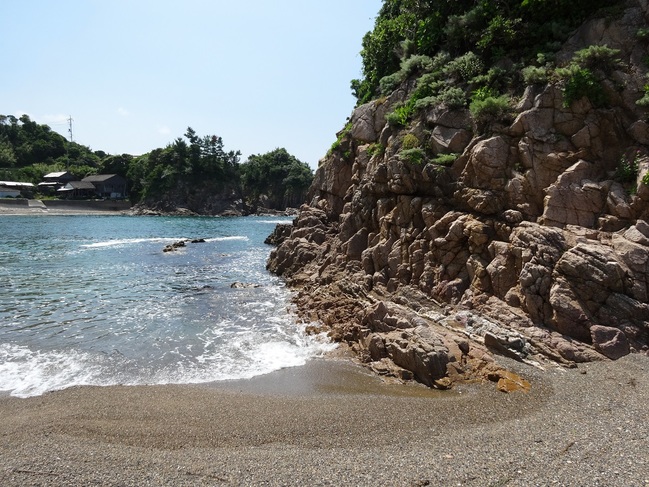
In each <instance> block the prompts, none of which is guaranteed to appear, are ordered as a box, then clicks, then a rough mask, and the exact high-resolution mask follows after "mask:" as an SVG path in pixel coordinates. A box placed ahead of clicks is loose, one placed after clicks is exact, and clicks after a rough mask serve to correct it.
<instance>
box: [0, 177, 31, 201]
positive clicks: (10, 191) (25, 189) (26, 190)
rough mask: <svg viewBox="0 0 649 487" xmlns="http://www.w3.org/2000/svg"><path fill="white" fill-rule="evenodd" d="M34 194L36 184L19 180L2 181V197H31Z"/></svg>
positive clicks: (0, 191)
mask: <svg viewBox="0 0 649 487" xmlns="http://www.w3.org/2000/svg"><path fill="white" fill-rule="evenodd" d="M2 190H4V191H2ZM16 193H17V194H16ZM2 194H5V196H2ZM33 194H34V185H33V184H32V183H21V182H18V181H0V198H6V197H10V198H18V197H21V196H22V197H23V198H31V197H32V195H33Z"/></svg>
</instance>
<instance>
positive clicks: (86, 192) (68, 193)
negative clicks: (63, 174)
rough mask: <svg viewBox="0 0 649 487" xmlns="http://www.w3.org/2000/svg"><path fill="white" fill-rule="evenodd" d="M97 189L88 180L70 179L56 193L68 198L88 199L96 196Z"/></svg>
mask: <svg viewBox="0 0 649 487" xmlns="http://www.w3.org/2000/svg"><path fill="white" fill-rule="evenodd" d="M96 193H97V189H96V188H95V185H94V184H92V183H90V182H88V181H70V182H69V183H68V184H66V185H65V186H63V187H62V188H59V189H58V190H57V191H56V194H57V195H59V196H61V197H63V198H66V199H74V200H77V199H88V198H92V197H94V196H95V194H96Z"/></svg>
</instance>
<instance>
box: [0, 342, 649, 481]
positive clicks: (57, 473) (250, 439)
mask: <svg viewBox="0 0 649 487" xmlns="http://www.w3.org/2000/svg"><path fill="white" fill-rule="evenodd" d="M507 365H508V366H509V367H511V368H514V369H516V371H517V372H518V373H521V374H522V375H525V376H526V377H528V378H529V379H530V380H531V382H532V384H533V387H532V391H531V392H530V393H529V394H522V393H514V394H503V393H500V392H498V391H497V390H496V389H495V388H494V387H493V386H492V385H471V386H460V387H458V388H457V389H454V390H453V391H447V392H433V391H429V390H428V389H424V388H421V387H418V386H401V385H395V384H386V383H383V382H382V381H381V380H380V379H378V378H377V377H376V376H375V375H373V374H369V373H368V372H367V371H366V370H365V369H363V368H362V367H360V366H357V365H355V364H353V363H351V362H350V361H348V360H340V359H316V360H313V361H311V362H309V363H308V364H307V365H306V366H303V367H296V368H291V369H283V370H280V371H277V372H275V373H272V374H268V375H266V376H260V377H256V378H253V379H249V380H242V381H231V382H225V383H212V384H204V385H182V386H176V385H169V386H137V387H126V386H111V387H75V388H70V389H67V390H63V391H58V392H52V393H48V394H45V395H43V396H39V397H33V398H29V399H18V398H13V397H0V415H2V418H3V421H2V422H1V424H0V436H1V437H2V438H3V441H2V443H1V444H0V452H1V455H0V483H2V485H8V486H13V485H16V486H17V485H21V486H22V485H57V486H59V485H89V484H93V485H125V484H129V485H130V484H133V485H145V484H148V485H368V486H369V485H395V486H397V485H403V486H415V485H475V486H478V485H481V486H484V485H508V486H513V485H521V486H522V485H551V484H553V483H556V484H559V485H561V484H563V485H565V484H567V483H570V485H583V486H586V485H620V486H621V485H649V474H647V472H649V459H647V458H646V456H645V455H643V454H642V452H644V451H646V450H647V447H649V435H647V433H646V420H647V411H646V404H647V400H648V399H649V358H648V357H645V356H642V355H639V354H634V355H630V356H627V357H624V358H622V359H620V360H618V361H616V362H600V363H591V364H586V365H580V366H579V368H578V369H561V368H552V369H548V370H546V371H541V370H539V369H534V368H531V367H529V366H526V365H524V364H521V363H516V362H510V363H508V364H507Z"/></svg>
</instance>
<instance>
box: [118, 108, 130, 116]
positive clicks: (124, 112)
mask: <svg viewBox="0 0 649 487" xmlns="http://www.w3.org/2000/svg"><path fill="white" fill-rule="evenodd" d="M117 113H118V114H120V115H121V116H122V117H128V116H129V115H130V114H131V113H130V112H129V111H128V110H127V109H126V108H124V107H119V108H118V109H117Z"/></svg>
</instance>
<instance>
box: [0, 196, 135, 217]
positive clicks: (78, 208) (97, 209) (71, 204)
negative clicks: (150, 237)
mask: <svg viewBox="0 0 649 487" xmlns="http://www.w3.org/2000/svg"><path fill="white" fill-rule="evenodd" d="M120 203H122V202H110V201H106V202H104V201H89V202H85V201H59V200H52V201H45V202H43V201H41V200H6V199H0V216H29V215H35V216H40V215H43V216H64V215H126V214H129V209H128V208H127V207H126V205H124V204H120ZM48 204H49V205H50V206H48ZM129 208H130V205H129Z"/></svg>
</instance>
